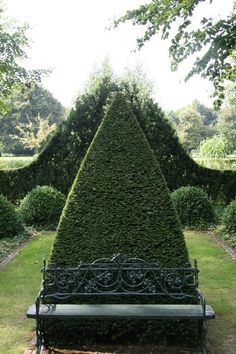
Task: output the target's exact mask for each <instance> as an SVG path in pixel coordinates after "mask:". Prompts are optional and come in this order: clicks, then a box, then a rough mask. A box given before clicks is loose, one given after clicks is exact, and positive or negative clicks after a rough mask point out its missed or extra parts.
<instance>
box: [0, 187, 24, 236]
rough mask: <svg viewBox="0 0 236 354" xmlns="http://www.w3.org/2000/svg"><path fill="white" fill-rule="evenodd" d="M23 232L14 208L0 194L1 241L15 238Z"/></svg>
mask: <svg viewBox="0 0 236 354" xmlns="http://www.w3.org/2000/svg"><path fill="white" fill-rule="evenodd" d="M22 230H23V227H22V225H21V222H20V220H19V217H18V215H17V213H16V211H15V208H14V206H13V205H12V204H11V203H10V202H8V200H7V199H6V198H5V197H4V196H3V195H1V194H0V239H2V238H9V237H14V236H16V235H17V234H18V233H19V232H20V231H22Z"/></svg>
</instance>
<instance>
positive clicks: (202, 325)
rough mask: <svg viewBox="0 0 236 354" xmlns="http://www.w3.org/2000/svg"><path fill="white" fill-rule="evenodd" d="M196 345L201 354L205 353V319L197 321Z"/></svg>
mask: <svg viewBox="0 0 236 354" xmlns="http://www.w3.org/2000/svg"><path fill="white" fill-rule="evenodd" d="M198 343H199V345H198V347H199V351H200V352H201V353H202V354H207V349H206V321H204V320H203V321H199V327H198Z"/></svg>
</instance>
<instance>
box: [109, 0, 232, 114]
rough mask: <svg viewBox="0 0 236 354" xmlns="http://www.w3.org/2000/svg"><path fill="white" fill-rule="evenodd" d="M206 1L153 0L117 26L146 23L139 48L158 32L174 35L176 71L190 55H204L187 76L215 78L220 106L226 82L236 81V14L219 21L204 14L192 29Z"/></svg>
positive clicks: (128, 13)
mask: <svg viewBox="0 0 236 354" xmlns="http://www.w3.org/2000/svg"><path fill="white" fill-rule="evenodd" d="M203 1H204V0H186V1H179V0H166V1H163V0H152V1H150V2H149V3H147V4H144V5H141V6H140V7H139V8H138V9H134V10H132V11H127V13H126V14H125V15H124V16H122V17H121V18H119V19H118V20H117V21H115V23H114V26H115V27H116V26H118V25H119V24H120V23H121V22H126V21H132V24H133V25H142V26H143V27H144V28H145V31H144V34H143V36H142V37H140V38H138V39H137V45H138V48H141V47H142V46H143V45H144V44H145V43H146V42H147V41H149V40H150V39H151V38H152V37H153V36H154V35H155V34H156V33H161V35H162V39H164V40H166V39H168V38H169V37H170V38H171V45H170V47H169V53H170V57H171V59H172V63H171V67H172V69H173V70H176V69H177V67H178V65H179V63H181V62H182V61H184V60H185V59H186V58H187V57H188V56H190V55H192V54H195V53H199V54H200V55H201V57H198V58H197V59H196V60H195V63H194V65H193V67H192V69H191V70H190V72H189V73H188V75H187V77H186V79H189V78H190V77H192V76H193V75H194V74H200V75H201V76H202V77H206V78H208V79H209V80H211V81H212V83H213V85H214V88H215V96H216V100H215V105H216V107H219V106H220V105H221V103H222V100H223V98H224V93H223V91H224V86H223V82H224V81H225V80H235V77H236V61H235V37H236V16H235V13H233V14H232V15H231V16H228V17H227V18H226V19H223V20H216V21H213V19H212V18H206V17H202V19H201V21H200V24H199V25H198V28H197V29H192V27H191V26H192V21H191V18H192V15H193V13H194V11H195V9H196V8H197V7H198V6H199V4H200V3H202V2H203ZM176 24H177V26H176ZM173 28H174V30H173ZM176 28H177V29H176ZM202 49H204V50H202Z"/></svg>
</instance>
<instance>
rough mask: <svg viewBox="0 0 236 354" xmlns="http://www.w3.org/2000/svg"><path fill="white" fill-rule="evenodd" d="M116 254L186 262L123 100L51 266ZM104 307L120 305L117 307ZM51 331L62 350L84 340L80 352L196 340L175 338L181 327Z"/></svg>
mask: <svg viewBox="0 0 236 354" xmlns="http://www.w3.org/2000/svg"><path fill="white" fill-rule="evenodd" d="M116 253H124V254H128V255H129V256H131V257H138V258H139V257H140V258H144V259H146V260H150V261H151V260H159V261H160V262H161V263H162V264H163V265H164V266H170V267H171V266H178V265H183V264H185V263H186V262H188V252H187V248H186V244H185V240H184V236H183V233H182V231H181V226H180V223H179V220H178V217H177V215H176V211H175V208H174V206H173V203H172V201H171V198H170V193H169V190H168V188H167V185H166V182H165V180H164V178H163V175H162V173H161V171H160V168H159V166H158V163H157V160H156V158H155V156H154V154H153V152H152V151H151V149H150V146H149V144H148V142H147V140H146V138H145V136H144V134H143V132H142V130H141V129H140V126H139V125H138V123H137V121H136V119H135V117H134V116H133V114H132V113H131V111H130V109H129V107H128V106H127V104H126V102H125V101H124V99H123V97H122V96H121V95H120V94H118V95H117V96H116V97H115V99H114V101H113V103H112V105H111V107H110V109H109V111H108V112H107V114H106V115H105V117H104V119H103V121H102V124H101V125H100V127H99V129H98V132H97V134H96V135H95V138H94V140H93V142H92V144H91V146H90V148H89V149H88V152H87V154H86V156H85V158H84V160H83V163H82V165H81V167H80V170H79V172H78V174H77V176H76V179H75V181H74V184H73V186H72V189H71V191H70V193H69V195H68V199H67V203H66V206H65V208H64V210H63V213H62V216H61V219H60V223H59V226H58V231H57V235H56V239H55V243H54V245H53V249H52V252H51V257H50V260H49V262H50V263H53V264H56V265H58V266H77V265H78V264H79V263H80V262H81V261H84V262H89V261H93V260H95V259H98V258H103V257H109V256H111V255H112V254H116ZM103 300H104V299H103ZM152 300H153V299H152ZM152 300H150V299H149V301H152ZM86 301H89V300H86ZM91 301H96V300H95V299H92V300H91ZM105 301H108V302H112V301H113V302H114V299H108V298H106V299H105ZM115 301H116V303H117V302H119V301H126V303H127V302H128V303H130V301H132V302H135V301H136V302H138V303H139V302H140V301H141V300H140V299H139V300H137V299H132V300H131V299H130V298H129V299H122V300H121V299H118V298H116V300H115ZM145 301H147V300H146V299H145ZM164 301H168V300H167V299H164ZM150 303H151V302H150ZM57 326H58V327H59V328H58V327H57ZM49 327H50V325H49ZM52 327H53V329H52V330H53V331H54V333H53V335H52V337H53V340H55V338H56V337H57V339H58V334H57V333H60V335H59V339H58V340H59V343H60V339H61V338H63V339H64V340H66V341H67V344H68V343H69V342H70V341H72V338H74V337H75V338H76V340H77V343H78V338H80V343H81V344H86V340H88V339H89V340H91V341H92V340H94V341H96V342H98V341H105V342H106V343H107V342H108V341H109V338H112V341H113V342H120V343H121V342H127V341H132V342H135V343H137V341H139V342H140V341H149V340H151V341H152V342H153V341H154V342H155V341H158V340H160V337H159V336H161V338H162V339H163V338H164V337H165V338H166V337H168V336H169V337H171V338H172V340H176V338H178V339H180V338H183V336H184V338H186V336H187V337H188V338H190V335H189V332H188V329H189V328H186V327H183V326H181V325H179V324H178V330H177V331H179V332H180V333H178V334H177V331H176V328H175V326H174V327H173V325H172V327H171V325H170V324H169V325H168V326H167V327H168V330H166V327H163V324H160V323H157V322H155V323H151V324H149V323H148V322H147V323H145V324H144V323H140V321H136V322H135V321H115V322H112V324H111V323H109V322H108V323H107V322H105V321H104V322H102V323H101V322H99V323H96V322H90V323H88V322H83V323H81V322H80V323H79V325H78V324H77V325H76V324H73V323H71V322H69V321H68V323H66V324H61V323H59V324H57V325H56V326H55V324H54V325H53V326H52ZM186 331H187V332H188V333H187V332H186ZM186 333H187V334H186ZM48 340H49V342H50V339H48ZM83 340H84V341H83Z"/></svg>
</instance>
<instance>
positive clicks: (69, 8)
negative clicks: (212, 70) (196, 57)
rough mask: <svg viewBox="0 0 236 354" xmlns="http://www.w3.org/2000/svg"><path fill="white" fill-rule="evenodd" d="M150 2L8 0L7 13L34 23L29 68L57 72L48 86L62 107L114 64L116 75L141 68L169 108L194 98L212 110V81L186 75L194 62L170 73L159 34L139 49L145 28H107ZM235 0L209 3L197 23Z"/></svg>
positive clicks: (221, 14) (221, 11)
mask: <svg viewBox="0 0 236 354" xmlns="http://www.w3.org/2000/svg"><path fill="white" fill-rule="evenodd" d="M143 3H145V0H118V1H117V0H99V1H98V0H67V1H65V0H5V1H4V4H5V7H6V15H7V16H8V17H9V18H15V19H18V20H20V21H21V22H28V23H29V24H30V27H31V29H30V31H29V32H28V35H29V37H30V39H31V49H29V50H28V51H27V54H28V60H27V61H26V62H25V63H24V65H25V66H26V67H27V68H34V69H41V68H43V69H48V68H50V69H52V70H53V71H52V73H51V74H50V75H49V76H48V77H47V78H45V79H44V80H43V86H44V87H45V88H47V89H48V90H49V91H51V92H52V94H53V95H54V97H56V98H57V99H58V100H59V101H60V102H61V103H62V104H63V105H65V106H68V107H70V106H71V105H73V102H74V100H75V99H76V97H77V96H78V94H79V93H81V92H82V91H83V88H84V86H85V84H86V82H87V81H88V79H89V76H90V75H91V73H92V72H94V70H95V69H99V68H100V67H101V65H102V63H103V62H104V60H109V62H110V64H111V66H112V68H113V71H114V73H115V74H117V75H122V73H123V72H124V70H125V69H126V68H129V69H134V68H135V67H137V66H141V67H142V68H143V71H144V72H145V73H146V74H147V77H148V79H149V80H150V81H152V82H153V88H154V97H155V99H156V101H157V102H158V103H159V104H160V106H161V107H162V108H163V109H164V110H176V109H178V108H181V107H183V106H185V105H187V104H190V103H191V102H192V101H193V100H194V99H198V100H199V101H200V102H202V103H204V104H206V105H207V106H211V104H212V99H211V98H210V96H211V94H212V92H213V89H212V85H211V83H210V82H208V81H207V80H205V79H202V78H200V77H199V76H195V77H194V78H193V79H191V80H189V81H188V82H187V83H185V82H184V77H185V75H186V74H187V72H188V69H190V67H191V63H192V62H193V61H192V59H191V58H189V59H187V61H186V62H184V63H183V64H182V65H181V66H180V68H179V70H178V71H177V72H175V73H173V72H171V70H170V59H169V56H168V43H167V42H164V41H161V40H160V37H159V36H155V37H154V38H153V39H152V40H150V41H149V42H147V44H146V45H145V46H144V48H143V49H141V50H140V51H135V48H136V42H135V39H136V38H137V37H138V36H139V35H140V34H141V33H142V29H141V28H140V27H137V26H132V25H131V24H129V23H127V24H122V25H120V27H118V28H117V29H112V30H108V27H109V26H110V24H111V22H112V20H113V19H114V18H115V17H116V18H117V17H119V16H120V15H123V14H124V13H125V11H126V10H128V9H129V10H130V9H133V8H137V7H138V6H139V5H140V4H143ZM232 8H233V0H213V3H212V5H209V0H207V1H206V2H204V3H202V4H200V5H199V6H198V8H197V10H198V11H197V12H196V15H195V18H194V21H196V23H197V20H198V19H200V18H201V17H202V16H205V17H207V16H213V17H217V18H220V17H222V18H225V17H226V16H227V15H228V14H229V13H230V11H232Z"/></svg>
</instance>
